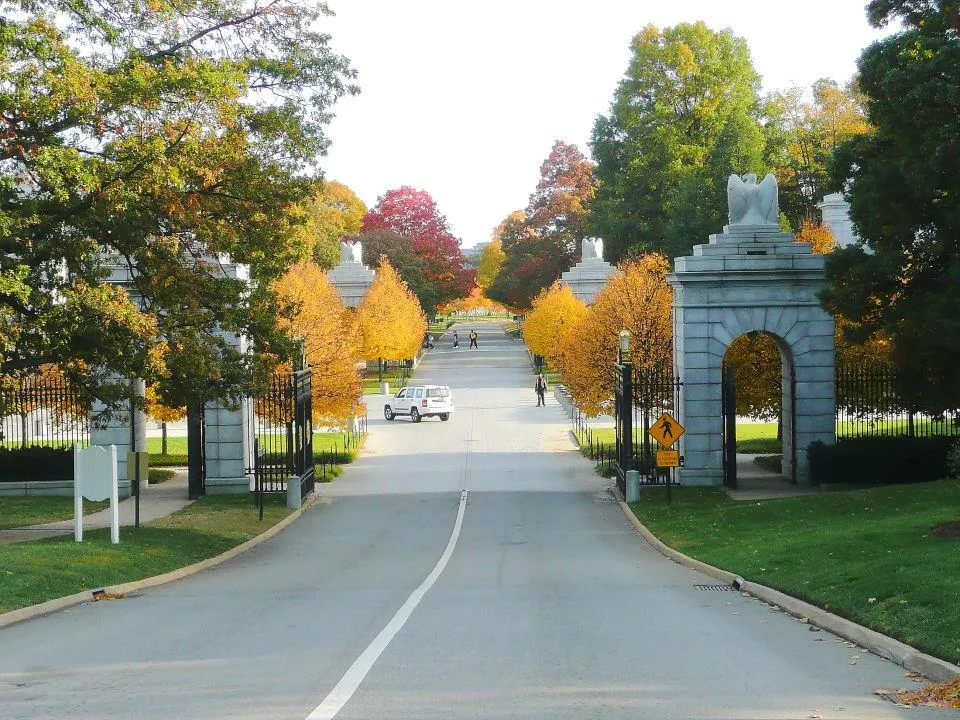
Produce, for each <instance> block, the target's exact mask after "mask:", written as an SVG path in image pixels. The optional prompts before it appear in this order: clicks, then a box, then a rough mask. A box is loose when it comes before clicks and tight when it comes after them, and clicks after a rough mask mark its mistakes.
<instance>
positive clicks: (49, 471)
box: [0, 445, 73, 482]
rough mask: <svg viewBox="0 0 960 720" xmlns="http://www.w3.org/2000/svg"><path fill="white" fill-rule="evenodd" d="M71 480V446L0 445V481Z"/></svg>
mask: <svg viewBox="0 0 960 720" xmlns="http://www.w3.org/2000/svg"><path fill="white" fill-rule="evenodd" d="M25 480H73V448H72V447H68V448H52V447H44V446H41V445H30V446H28V447H25V448H4V447H0V482H22V481H25Z"/></svg>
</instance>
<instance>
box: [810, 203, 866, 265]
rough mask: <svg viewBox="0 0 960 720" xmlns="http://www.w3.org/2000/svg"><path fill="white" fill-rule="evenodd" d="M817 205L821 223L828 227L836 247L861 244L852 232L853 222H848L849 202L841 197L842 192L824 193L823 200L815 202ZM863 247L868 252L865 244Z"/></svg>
mask: <svg viewBox="0 0 960 720" xmlns="http://www.w3.org/2000/svg"><path fill="white" fill-rule="evenodd" d="M817 207H818V208H820V212H821V214H822V215H823V224H824V225H826V226H827V227H828V228H830V232H831V234H832V235H833V239H834V240H836V242H837V247H838V248H844V247H847V246H848V245H859V244H861V240H860V237H859V236H858V235H857V233H856V232H854V230H853V223H852V222H850V204H849V203H848V202H847V201H846V200H844V199H843V195H842V194H840V193H832V194H831V195H824V197H823V202H820V203H817ZM863 249H864V251H865V252H870V248H868V247H867V246H864V248H863Z"/></svg>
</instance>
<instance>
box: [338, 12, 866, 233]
mask: <svg viewBox="0 0 960 720" xmlns="http://www.w3.org/2000/svg"><path fill="white" fill-rule="evenodd" d="M328 4H329V6H330V8H331V9H332V10H333V11H334V12H335V13H336V17H334V18H332V19H329V20H328V21H327V27H328V31H329V32H330V34H331V35H332V36H333V39H332V45H333V48H334V49H335V50H336V51H337V52H339V53H341V54H343V55H346V56H347V57H348V58H350V60H351V62H352V64H353V66H354V67H355V68H356V69H357V71H358V73H359V77H358V79H357V82H358V84H359V85H360V89H361V93H360V95H358V96H356V97H352V98H346V99H345V100H342V101H341V102H340V103H339V104H338V105H337V106H336V108H335V113H336V116H337V117H336V118H335V119H334V121H333V122H332V123H331V125H330V127H329V136H330V138H331V140H332V145H331V148H330V151H329V154H328V156H327V157H326V158H324V159H322V160H321V162H320V167H321V169H322V170H323V171H324V173H325V175H326V177H327V178H328V179H331V180H338V181H340V182H342V183H345V184H346V185H348V186H349V187H350V188H351V189H352V190H353V191H354V192H355V193H356V194H357V195H358V196H359V197H360V198H361V199H362V200H363V201H364V202H365V203H367V205H368V207H372V206H373V205H374V204H375V203H376V199H377V197H378V196H379V195H382V194H383V193H384V192H386V191H387V190H389V189H391V188H395V187H399V186H401V185H410V186H412V187H415V188H418V189H421V190H426V191H427V192H429V193H430V194H431V195H432V196H433V199H434V200H435V201H436V203H437V206H438V207H439V209H440V212H442V213H443V214H445V215H446V216H447V219H448V221H449V223H450V227H451V229H452V230H453V233H454V235H456V236H457V237H459V238H460V239H461V240H462V242H463V246H464V247H469V246H471V245H474V244H475V243H477V242H483V241H486V240H489V239H490V234H491V233H492V231H493V229H494V228H495V227H496V226H497V225H498V224H499V223H500V221H501V220H503V218H505V217H506V216H507V214H508V213H510V212H511V211H513V210H516V209H519V208H522V207H525V206H526V204H527V199H528V197H529V195H530V193H532V192H533V190H534V187H535V186H536V183H537V180H538V179H539V174H540V164H541V163H542V162H543V160H544V159H545V158H546V157H547V155H548V154H549V152H550V147H551V146H552V145H553V142H554V141H555V140H563V141H564V142H568V143H574V144H576V145H577V146H579V147H580V149H581V151H583V152H584V153H585V154H587V155H589V152H590V150H589V147H588V146H587V141H588V139H589V137H590V131H591V129H592V127H593V122H594V119H595V118H596V116H597V115H598V114H601V113H606V112H607V110H608V107H609V104H610V101H611V99H612V98H613V92H614V90H615V88H616V86H617V83H618V82H619V81H620V79H621V78H622V77H623V74H624V72H625V71H626V68H627V64H628V62H629V59H630V48H629V44H630V39H631V38H632V37H633V35H634V34H636V33H637V32H638V31H639V30H640V29H641V28H643V26H644V25H646V24H648V23H653V24H654V25H657V26H658V27H661V28H663V27H667V26H671V25H675V24H677V23H680V22H695V21H697V20H703V21H704V22H705V23H707V25H709V26H710V27H711V28H714V29H722V28H727V27H729V28H731V29H732V30H733V31H734V33H735V34H737V35H739V36H740V37H743V38H745V39H746V40H747V43H748V45H749V46H750V50H751V53H752V56H753V64H754V67H755V68H756V69H757V71H758V72H759V73H760V75H761V76H762V77H763V88H764V90H765V91H769V90H774V89H782V88H786V87H789V86H791V85H800V86H804V87H808V86H809V85H811V84H812V83H813V82H814V81H815V80H817V79H819V78H822V77H830V78H833V79H835V80H837V81H838V82H841V83H845V82H847V81H848V80H849V79H850V77H851V76H852V75H853V73H854V72H855V70H856V59H857V57H858V56H859V55H860V52H861V50H862V49H863V48H864V47H866V46H867V45H868V44H870V42H872V41H873V40H875V39H877V38H878V37H880V36H881V33H880V32H879V31H876V30H874V29H873V28H871V27H870V26H869V25H868V24H867V21H866V18H865V12H864V6H865V5H866V0H805V2H796V1H795V0H791V1H790V2H787V1H786V0H766V1H765V2H760V1H757V0H673V2H671V1H670V0H662V1H660V2H651V1H650V0H633V1H632V2H630V1H628V0H589V1H588V2H583V1H582V0H553V1H552V2H550V1H549V0H484V1H483V2H467V1H466V0H328Z"/></svg>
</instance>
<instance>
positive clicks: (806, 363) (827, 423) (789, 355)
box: [667, 175, 836, 485]
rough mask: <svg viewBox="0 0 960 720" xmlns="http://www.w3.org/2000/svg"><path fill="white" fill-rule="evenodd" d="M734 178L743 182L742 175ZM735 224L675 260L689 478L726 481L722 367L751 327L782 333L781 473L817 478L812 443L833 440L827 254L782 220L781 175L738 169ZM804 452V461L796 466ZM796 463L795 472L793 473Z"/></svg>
mask: <svg viewBox="0 0 960 720" xmlns="http://www.w3.org/2000/svg"><path fill="white" fill-rule="evenodd" d="M735 181H736V183H735ZM728 195H729V199H730V224H729V225H728V226H727V227H725V228H724V232H723V233H722V234H719V235H711V236H710V242H709V244H706V245H697V246H696V247H694V249H693V255H692V256H687V257H680V258H676V259H675V260H674V271H673V273H671V274H670V275H669V276H668V277H667V282H668V283H669V284H670V285H671V286H672V287H673V292H674V300H673V337H674V365H675V368H676V372H677V376H678V377H679V378H680V380H681V381H682V383H683V385H682V387H681V390H680V406H679V413H680V417H679V420H680V422H681V424H682V425H684V427H685V428H686V434H685V435H684V437H683V439H682V440H681V445H682V453H683V455H684V467H682V468H680V469H679V471H678V472H679V480H680V482H681V483H683V484H687V485H721V484H722V483H723V465H722V427H721V370H722V364H723V356H724V353H725V352H726V350H727V348H728V347H729V346H730V343H731V342H733V340H735V339H736V338H737V337H739V336H741V335H744V334H746V333H750V332H756V331H761V332H767V333H769V334H770V335H772V336H773V337H774V340H775V341H776V343H777V346H778V347H779V348H780V354H781V357H782V359H783V371H784V372H783V381H782V387H783V408H784V412H783V416H784V427H783V438H784V448H783V473H784V475H785V476H786V477H788V478H789V477H791V476H794V477H796V479H797V482H798V483H808V482H809V463H808V462H807V457H806V449H807V447H808V446H809V445H810V443H812V442H814V441H816V440H820V441H823V442H826V443H833V442H834V440H835V435H836V430H835V427H836V426H835V417H836V404H835V395H834V392H835V391H834V320H833V317H832V316H831V315H829V314H827V313H826V312H825V311H824V310H823V309H822V308H821V307H820V303H819V301H818V300H817V297H816V294H817V292H818V291H819V290H820V288H821V286H822V285H823V281H824V262H825V258H824V257H823V256H822V255H813V254H812V253H811V251H810V245H809V243H797V242H794V239H793V236H792V235H791V234H790V233H785V232H780V230H779V227H778V223H777V215H778V212H777V200H776V183H775V181H774V180H773V176H772V175H768V176H767V178H765V179H764V182H763V183H761V184H760V185H757V184H756V183H755V177H754V178H753V179H752V181H751V180H750V179H749V178H748V181H747V183H742V181H741V180H740V178H738V177H737V176H732V177H731V178H730V184H729V189H728ZM794 457H795V458H796V468H794V466H793V461H794ZM794 472H795V474H794Z"/></svg>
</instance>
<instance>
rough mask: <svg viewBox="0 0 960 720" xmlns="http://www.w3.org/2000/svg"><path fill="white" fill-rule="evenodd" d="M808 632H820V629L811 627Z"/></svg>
mask: <svg viewBox="0 0 960 720" xmlns="http://www.w3.org/2000/svg"><path fill="white" fill-rule="evenodd" d="M807 630H809V631H810V632H820V628H818V627H816V626H815V625H811V626H810V627H808V628H807Z"/></svg>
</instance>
